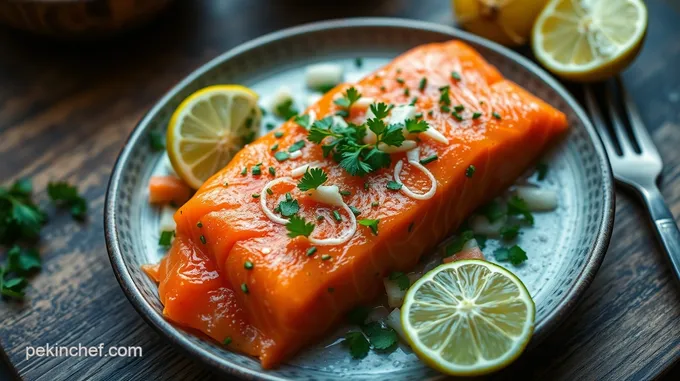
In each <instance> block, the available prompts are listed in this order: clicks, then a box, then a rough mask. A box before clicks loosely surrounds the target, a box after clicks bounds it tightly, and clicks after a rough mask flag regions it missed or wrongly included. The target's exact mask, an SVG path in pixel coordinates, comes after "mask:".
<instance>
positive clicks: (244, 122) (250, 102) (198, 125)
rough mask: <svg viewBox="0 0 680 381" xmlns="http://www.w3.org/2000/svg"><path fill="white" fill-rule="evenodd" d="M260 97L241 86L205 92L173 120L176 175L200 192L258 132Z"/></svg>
mask: <svg viewBox="0 0 680 381" xmlns="http://www.w3.org/2000/svg"><path fill="white" fill-rule="evenodd" d="M257 100H258V95H257V93H255V92H254V91H253V90H251V89H249V88H247V87H244V86H240V85H217V86H210V87H206V88H204V89H201V90H199V91H197V92H195V93H193V94H191V95H190V96H189V97H188V98H187V99H185V100H184V101H183V102H182V103H181V104H180V105H179V107H177V110H175V113H174V114H172V118H170V123H169V125H168V132H167V150H168V156H169V157H170V162H171V163H172V167H173V168H174V169H175V172H177V174H178V175H179V176H180V177H181V178H182V180H184V181H185V182H186V183H187V184H189V186H191V187H192V188H194V189H198V188H199V187H200V186H201V184H203V183H204V182H205V181H206V180H207V179H208V178H210V176H212V175H214V174H215V173H216V172H217V171H219V170H220V169H222V168H223V167H224V166H225V165H227V163H229V161H230V160H231V158H232V157H233V156H234V154H235V153H236V152H238V151H239V150H240V149H241V148H243V146H244V145H246V144H247V143H249V142H250V141H252V140H253V139H254V138H255V137H256V136H257V133H258V129H259V128H258V126H259V125H260V119H261V118H262V114H261V111H260V108H259V107H258V105H257Z"/></svg>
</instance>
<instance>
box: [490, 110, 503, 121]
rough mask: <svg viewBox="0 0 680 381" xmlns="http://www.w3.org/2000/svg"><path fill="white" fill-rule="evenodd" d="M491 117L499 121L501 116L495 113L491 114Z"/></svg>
mask: <svg viewBox="0 0 680 381" xmlns="http://www.w3.org/2000/svg"><path fill="white" fill-rule="evenodd" d="M491 116H493V117H494V118H496V119H498V120H501V114H499V113H497V112H496V111H494V112H492V113H491Z"/></svg>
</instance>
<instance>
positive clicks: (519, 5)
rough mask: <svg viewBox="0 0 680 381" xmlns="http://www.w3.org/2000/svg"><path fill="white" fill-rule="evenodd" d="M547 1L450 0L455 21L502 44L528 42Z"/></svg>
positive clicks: (509, 44) (479, 34)
mask: <svg viewBox="0 0 680 381" xmlns="http://www.w3.org/2000/svg"><path fill="white" fill-rule="evenodd" d="M547 2H548V0H452V3H453V9H454V12H455V17H456V20H457V21H458V23H459V24H460V25H461V26H462V27H463V28H465V29H466V30H468V31H469V32H472V33H474V34H476V35H478V36H482V37H485V38H488V39H489V40H492V41H495V42H498V43H499V44H502V45H507V46H513V45H514V46H516V45H523V44H526V43H527V42H529V36H530V35H531V28H532V27H533V25H534V21H535V20H536V17H538V14H539V13H540V12H541V10H542V9H543V6H544V5H545V4H546V3H547Z"/></svg>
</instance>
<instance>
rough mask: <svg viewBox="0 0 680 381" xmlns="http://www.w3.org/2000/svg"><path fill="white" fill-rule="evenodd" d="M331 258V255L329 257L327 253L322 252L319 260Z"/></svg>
mask: <svg viewBox="0 0 680 381" xmlns="http://www.w3.org/2000/svg"><path fill="white" fill-rule="evenodd" d="M331 258H332V257H331V256H330V255H329V254H324V255H322V256H321V260H322V261H327V260H329V259H331Z"/></svg>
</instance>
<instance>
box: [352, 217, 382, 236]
mask: <svg viewBox="0 0 680 381" xmlns="http://www.w3.org/2000/svg"><path fill="white" fill-rule="evenodd" d="M357 222H358V223H359V225H361V226H368V227H369V228H370V229H371V232H373V235H378V224H379V223H380V220H371V219H363V220H359V221H357Z"/></svg>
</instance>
